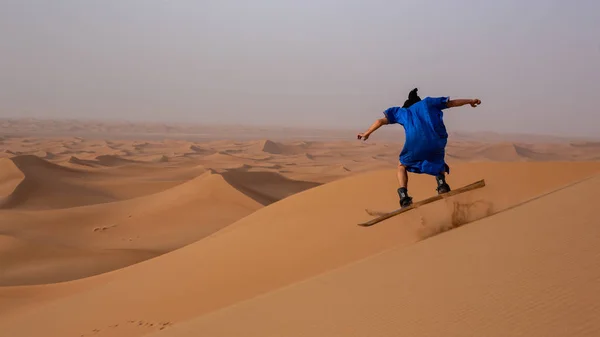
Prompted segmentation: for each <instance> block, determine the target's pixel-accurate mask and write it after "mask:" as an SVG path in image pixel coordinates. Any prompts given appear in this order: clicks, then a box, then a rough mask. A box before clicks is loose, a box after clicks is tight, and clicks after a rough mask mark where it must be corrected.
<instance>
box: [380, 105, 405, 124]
mask: <svg viewBox="0 0 600 337" xmlns="http://www.w3.org/2000/svg"><path fill="white" fill-rule="evenodd" d="M383 114H384V115H385V117H386V118H387V120H388V122H389V123H390V124H402V125H404V124H405V122H406V109H403V108H400V107H392V108H389V109H387V110H385V111H384V112H383Z"/></svg>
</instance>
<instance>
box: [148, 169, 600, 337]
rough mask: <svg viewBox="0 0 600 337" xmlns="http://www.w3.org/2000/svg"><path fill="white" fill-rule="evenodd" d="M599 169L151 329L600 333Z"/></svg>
mask: <svg viewBox="0 0 600 337" xmlns="http://www.w3.org/2000/svg"><path fill="white" fill-rule="evenodd" d="M598 189H600V176H596V177H595V178H593V179H592V180H590V181H585V182H583V183H581V184H578V185H576V186H571V187H568V188H567V189H565V190H562V191H558V192H556V193H553V194H550V195H548V196H545V197H543V198H541V199H539V200H534V201H532V202H530V203H527V204H524V205H521V206H519V207H517V208H514V209H511V210H508V211H506V212H503V213H500V214H497V215H494V216H491V217H488V218H485V219H483V220H480V221H477V222H474V223H472V224H469V225H467V226H465V227H464V228H461V229H457V230H455V231H452V232H450V233H447V234H444V235H440V236H437V237H434V238H431V239H429V240H426V241H423V242H421V243H419V244H415V245H413V246H411V247H406V248H393V249H390V250H388V251H386V252H384V253H381V254H379V255H377V256H373V257H370V258H368V259H365V260H362V261H360V262H357V263H355V264H353V265H351V266H348V267H345V268H341V269H338V270H334V271H332V272H329V273H327V274H324V275H322V276H319V277H315V278H313V279H310V280H308V281H306V282H302V283H298V284H295V285H292V286H290V287H287V288H285V289H281V290H279V291H274V292H272V293H269V294H267V295H265V296H262V297H259V298H256V299H253V300H250V301H247V302H242V303H239V304H237V305H234V306H231V307H229V308H226V309H224V310H221V311H217V312H214V313H212V314H208V315H205V316H201V317H199V318H197V319H195V320H192V321H190V322H188V323H184V324H181V325H180V326H175V327H173V328H172V329H170V330H168V331H164V332H163V333H156V334H151V336H156V337H158V336H165V337H167V336H171V337H175V336H181V337H183V336H215V337H216V336H261V337H263V336H344V337H346V336H390V337H391V336H457V337H458V336H498V337H504V336H530V337H535V336H539V337H550V336H557V337H558V336H598V335H600V320H598V317H599V316H600V307H599V306H598V303H597V300H598V297H597V294H598V293H600V282H599V281H600V246H598V241H597V240H598V238H600V227H599V226H598V222H597V220H596V219H597V216H596V208H597V205H596V204H594V203H593V202H589V200H590V198H593V197H594V196H595V195H596V193H597V191H598Z"/></svg>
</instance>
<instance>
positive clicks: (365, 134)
mask: <svg viewBox="0 0 600 337" xmlns="http://www.w3.org/2000/svg"><path fill="white" fill-rule="evenodd" d="M356 138H358V139H362V140H367V139H369V134H368V133H366V132H364V133H359V134H358V135H357V136H356Z"/></svg>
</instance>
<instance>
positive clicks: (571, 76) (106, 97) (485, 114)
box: [0, 0, 600, 136]
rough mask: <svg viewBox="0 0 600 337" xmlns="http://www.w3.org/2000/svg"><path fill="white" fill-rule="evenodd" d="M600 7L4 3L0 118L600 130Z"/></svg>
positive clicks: (349, 1)
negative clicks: (430, 106)
mask: <svg viewBox="0 0 600 337" xmlns="http://www.w3.org/2000/svg"><path fill="white" fill-rule="evenodd" d="M599 13H600V1H597V0H575V1H557V0H519V1H517V0H502V1H499V0H494V1H482V0H478V1H475V0H473V1H468V0H418V1H417V0H414V1H413V0H410V1H401V0H393V1H392V0H389V1H386V0H369V1H367V0H362V1H357V0H336V1H333V0H319V1H316V0H295V1H291V0H277V1H276V0H271V1H267V0H253V1H241V0H240V1H228V0H220V1H202V0H195V1H191V0H190V1H184V0H170V1H168V0H162V1H157V0H110V1H109V0H85V1H84V0H39V1H31V0H0V117H9V116H10V117H15V116H32V117H42V118H49V117H68V118H78V117H86V118H120V119H130V120H159V121H174V122H175V121H176V122H181V121H189V122H194V123H214V122H218V123H236V124H274V125H290V126H314V127H325V128H326V127H336V128H337V127H339V128H356V129H357V131H363V130H364V129H366V128H367V127H368V126H369V125H370V123H371V122H372V121H373V120H374V119H375V118H379V117H380V116H382V114H381V113H382V111H383V110H385V109H386V108H387V107H389V106H394V105H401V104H402V103H403V102H404V100H405V99H406V96H407V94H408V91H409V90H410V89H412V88H414V87H418V88H419V92H420V95H421V97H425V96H428V95H429V96H451V97H466V98H470V97H478V98H480V99H481V100H482V102H483V104H482V105H481V106H480V107H479V108H477V109H472V108H470V107H464V108H457V109H453V110H449V111H448V112H447V113H446V115H445V116H446V117H445V120H446V123H447V127H448V129H449V131H452V130H494V131H500V132H506V131H508V132H534V133H549V134H562V135H569V134H570V135H587V136H597V135H599V134H600V111H599V109H598V102H599V99H600V14H599Z"/></svg>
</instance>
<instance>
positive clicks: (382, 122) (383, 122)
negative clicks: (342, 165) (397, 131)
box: [357, 117, 389, 140]
mask: <svg viewBox="0 0 600 337" xmlns="http://www.w3.org/2000/svg"><path fill="white" fill-rule="evenodd" d="M386 124H389V121H388V119H387V118H386V117H383V118H379V119H378V120H376V121H375V122H373V124H371V127H369V129H368V130H367V131H366V132H363V133H359V134H358V136H357V138H358V139H364V140H367V139H369V135H371V134H372V133H373V132H375V130H377V129H379V128H380V127H381V126H383V125H386Z"/></svg>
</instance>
